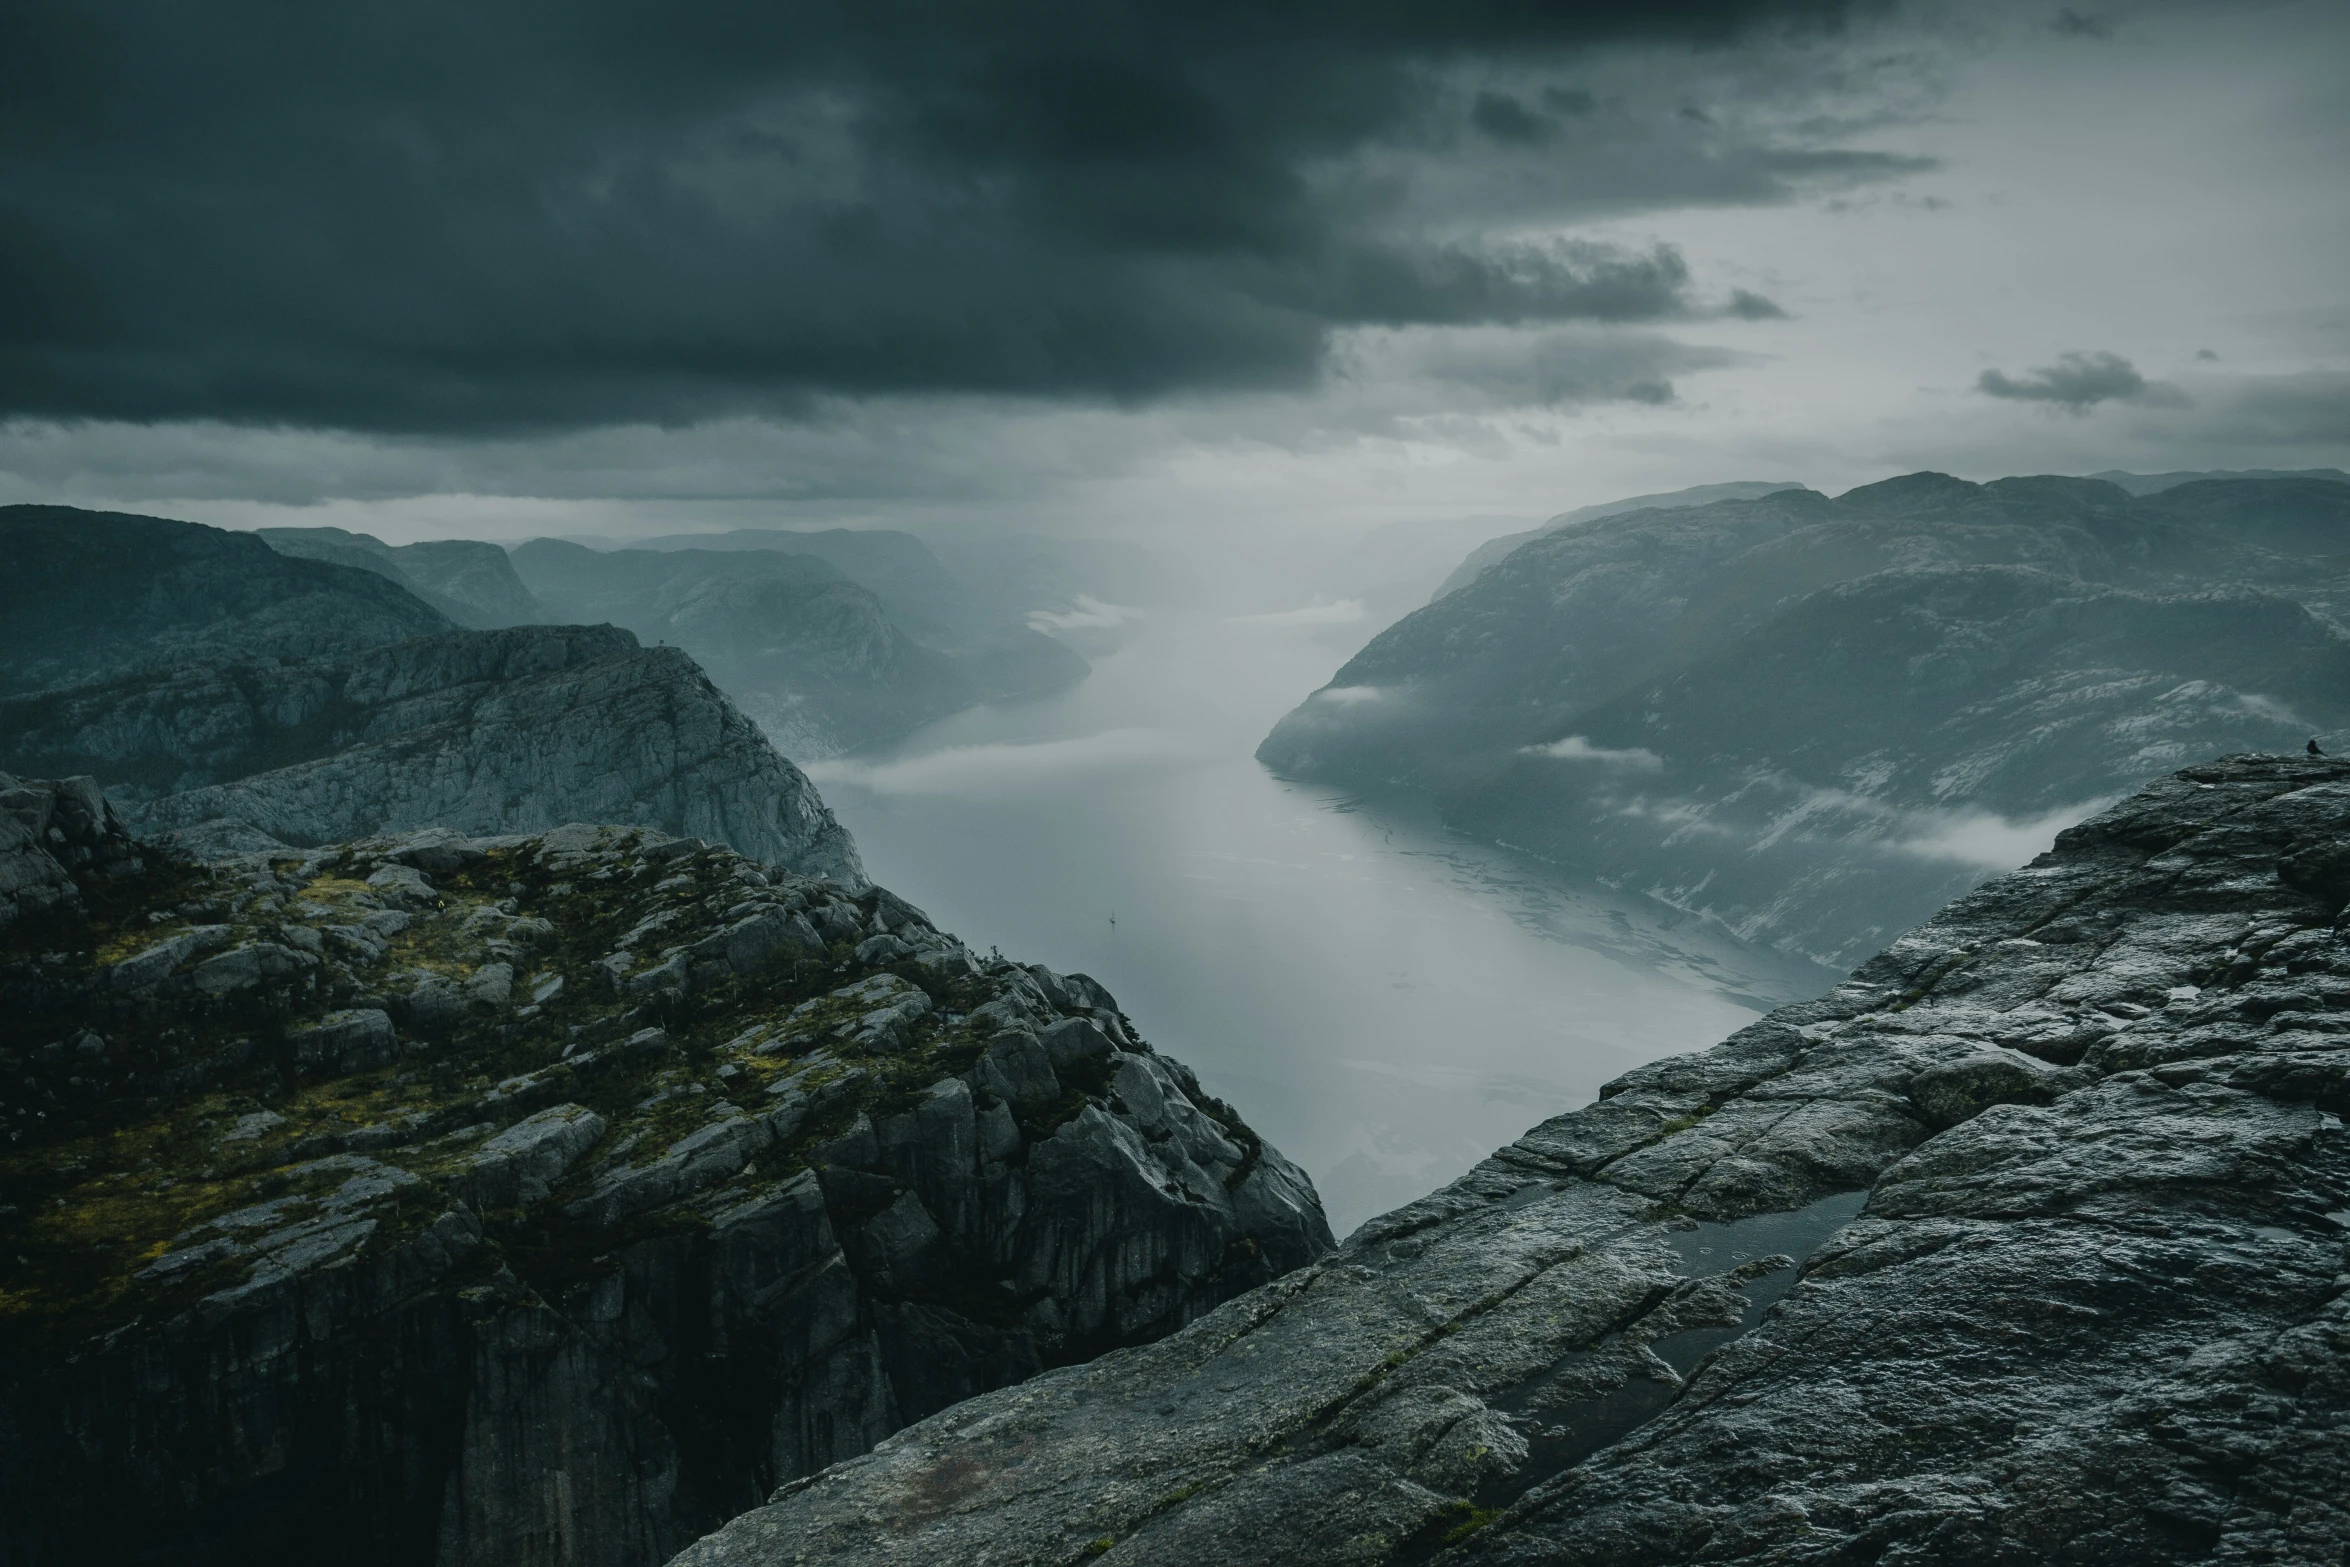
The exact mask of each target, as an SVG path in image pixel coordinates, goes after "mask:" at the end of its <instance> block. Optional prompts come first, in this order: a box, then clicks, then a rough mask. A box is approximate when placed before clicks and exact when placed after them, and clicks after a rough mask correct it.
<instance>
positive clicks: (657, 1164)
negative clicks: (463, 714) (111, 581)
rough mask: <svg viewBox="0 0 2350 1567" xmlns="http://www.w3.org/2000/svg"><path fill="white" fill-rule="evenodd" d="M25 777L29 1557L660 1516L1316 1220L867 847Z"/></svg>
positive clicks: (378, 1557) (649, 1559)
mask: <svg viewBox="0 0 2350 1567" xmlns="http://www.w3.org/2000/svg"><path fill="white" fill-rule="evenodd" d="M11 784H12V786H11V787H9V788H7V789H5V790H0V827H6V826H8V825H9V824H15V825H18V826H25V825H26V824H27V823H28V822H30V823H32V826H31V827H27V828H26V831H27V833H29V834H30V837H31V838H32V839H33V840H35V842H36V844H39V843H45V844H48V845H49V848H50V850H54V851H56V852H49V851H47V850H44V851H41V852H47V853H49V859H50V862H51V863H52V864H54V865H56V866H58V867H61V868H63V869H64V870H65V872H66V882H67V884H68V885H70V887H71V889H72V893H71V897H70V899H68V898H66V897H65V896H64V895H62V894H57V893H56V892H55V887H56V885H57V884H56V883H55V882H54V880H53V879H45V878H44V877H42V876H34V877H31V878H25V877H16V876H14V875H13V867H14V866H15V864H16V861H17V860H18V859H23V858H25V857H26V855H25V849H24V845H23V844H20V843H16V842H15V840H10V844H14V847H13V848H12V847H10V846H9V844H0V875H9V876H11V877H12V880H11V886H12V887H13V888H15V889H16V890H15V891H14V893H13V894H12V895H13V896H14V897H15V898H16V899H17V900H18V902H19V903H20V904H22V903H23V902H24V900H25V898H26V897H27V895H28V893H27V890H26V889H30V895H31V896H32V897H33V898H34V899H35V900H37V901H38V907H37V908H32V909H31V910H30V914H29V917H20V918H18V919H16V920H15V921H14V922H13V923H11V924H9V925H7V926H6V928H5V929H0V1014H5V1015H6V1016H7V1017H8V1019H9V1020H10V1027H9V1029H8V1031H7V1034H6V1038H5V1043H4V1044H0V1068H4V1070H0V1128H4V1129H5V1143H4V1145H0V1193H5V1203H4V1204H0V1559H5V1560H7V1561H9V1562H11V1563H24V1564H36V1563H37V1564H44V1567H45V1564H49V1563H67V1562H75V1563H78V1562H95V1561H132V1560H172V1561H189V1562H229V1561H235V1562H239V1563H248V1564H261V1563H278V1562H284V1563H293V1562H315V1561H318V1560H321V1559H322V1558H326V1559H332V1560H335V1561H338V1562H351V1563H366V1564H375V1563H381V1564H415V1567H422V1564H428V1563H430V1564H440V1567H459V1564H468V1563H484V1564H486V1563H496V1564H500V1567H526V1564H538V1563H546V1564H558V1563H560V1564H569V1567H638V1564H650V1563H655V1562H659V1561H661V1560H663V1559H664V1558H666V1557H667V1556H668V1555H670V1554H671V1553H673V1552H674V1551H676V1550H677V1549H679V1548H680V1547H682V1546H683V1545H685V1544H687V1543H688V1542H690V1541H691V1540H692V1539H693V1538H694V1537H695V1536H696V1535H698V1534H700V1533H702V1532H704V1531H706V1530H707V1529H709V1528H711V1527H713V1526H714V1525H716V1524H718V1523H719V1522H721V1521H722V1520H724V1519H725V1518H726V1517H728V1516H730V1515H732V1514H733V1513H736V1512H739V1511H741V1510H743V1509H745V1508H747V1507H750V1506H752V1505H755V1504H756V1503H757V1502H758V1501H759V1500H760V1499H761V1498H762V1497H763V1496H765V1495H766V1494H767V1493H768V1492H769V1491H771V1490H772V1489H773V1488H774V1487H775V1486H777V1485H779V1484H783V1483H787V1482H789V1481H791V1480H793V1479H795V1478H796V1477H799V1476H803V1475H806V1474H810V1473H813V1472H815V1471H817V1470H819V1469H821V1468H823V1467H824V1466H825V1465H826V1464H829V1463H832V1462H834V1461H836V1460H839V1459H842V1458H846V1457H850V1456H853V1455H855V1454H857V1453H860V1452H863V1451H865V1450H866V1449H868V1448H870V1447H871V1446H872V1445H873V1444H874V1443H875V1442H876V1441H879V1440H881V1439H882V1438H884V1437H886V1436H887V1435H888V1434H889V1433H890V1432H891V1431H893V1430H896V1429H897V1428H899V1427H900V1426H903V1425H904V1424H906V1423H907V1422H908V1421H912V1420H918V1419H921V1418H924V1417H926V1416H928V1415H931V1414H933V1413H935V1412H937V1411H938V1410H941V1409H944V1408H946V1407H948V1406H950V1405H952V1404H954V1403H955V1402H957V1401H958V1400H960V1399H963V1398H965V1397H967V1396H969V1395H971V1394H974V1393H979V1392H983V1391H986V1390H988V1389H990V1388H995V1387H1000V1386H1002V1385H1004V1384H1006V1383H1008V1382H1012V1381H1017V1380H1019V1379H1020V1378H1023V1377H1026V1376H1030V1375H1033V1374H1035V1373H1037V1372H1038V1371H1040V1370H1042V1369H1045V1368H1048V1367H1052V1366H1057V1365H1063V1364H1067V1363H1070V1362H1073V1361H1077V1360H1081V1359H1084V1358H1087V1357H1089V1356H1091V1355H1094V1354H1097V1353H1100V1352H1102V1351H1104V1350H1108V1349H1112V1348H1116V1347H1119V1346H1130V1345H1134V1344H1138V1343H1142V1342H1146V1341H1148V1340H1150V1339H1153V1338H1156V1337H1159V1336H1162V1335H1164V1334H1166V1333H1168V1332H1170V1331H1173V1330H1175V1329H1178V1328H1180V1327H1181V1326H1182V1325H1184V1324H1185V1323H1188V1322H1191V1321H1194V1320H1197V1319H1199V1318H1200V1317H1202V1316H1203V1315H1205V1314H1207V1313H1208V1312H1210V1311H1211V1310H1212V1309H1213V1308H1215V1307H1216V1306H1217V1305H1218V1304H1219V1303H1220V1302H1222V1301H1224V1300H1227V1299H1229V1298H1231V1297H1232V1296H1234V1295H1236V1294H1239V1293H1242V1292H1244V1291H1246V1290H1248V1289H1250V1288H1252V1287H1254V1286H1256V1285H1258V1284H1261V1283H1264V1282H1267V1281H1269V1280H1271V1279H1273V1278H1275V1277H1277V1276H1279V1275H1281V1274H1284V1273H1287V1272H1289V1271H1291V1270H1292V1269H1295V1268H1297V1267H1299V1266H1301V1265H1303V1264H1306V1263H1309V1262H1311V1261H1312V1260H1313V1259H1315V1258H1316V1257H1318V1256H1320V1255H1322V1254H1323V1253H1325V1252H1326V1251H1328V1250H1329V1248H1330V1245H1331V1239H1330V1235H1329V1231H1328V1228H1327V1225H1326V1224H1325V1223H1324V1221H1323V1218H1322V1215H1321V1210H1320V1206H1319V1203H1318V1201H1317V1199H1316V1198H1315V1196H1314V1193H1313V1189H1312V1186H1311V1184H1310V1182H1308V1181H1307V1179H1306V1178H1305V1176H1304V1175H1303V1174H1302V1172H1300V1171H1298V1170H1297V1169H1296V1168H1295V1167H1294V1166H1292V1165H1291V1164H1290V1163H1289V1162H1288V1161H1287V1160H1285V1159H1284V1158H1282V1156H1281V1155H1280V1154H1279V1153H1278V1152H1277V1151H1275V1150H1274V1149H1272V1148H1270V1147H1267V1146H1266V1145H1265V1144H1264V1143H1263V1142H1262V1140H1261V1139H1260V1138H1258V1137H1257V1136H1256V1134H1255V1133H1254V1132H1252V1131H1251V1130H1250V1129H1249V1128H1248V1126H1247V1125H1246V1124H1245V1122H1243V1121H1242V1120H1241V1119H1240V1117H1239V1116H1238V1115H1237V1114H1236V1113H1235V1112H1234V1111H1232V1110H1231V1109H1230V1108H1229V1107H1227V1106H1225V1105H1223V1104H1222V1103H1220V1102H1219V1101H1217V1100H1216V1099H1214V1098H1213V1097H1211V1096H1209V1095H1208V1094H1206V1093H1205V1092H1203V1091H1202V1090H1201V1088H1200V1087H1199V1085H1198V1083H1197V1081H1196V1079H1194V1078H1193V1076H1192V1075H1191V1073H1190V1072H1189V1071H1188V1070H1187V1069H1185V1068H1184V1067H1183V1066H1182V1065H1181V1064H1180V1063H1178V1062H1175V1061H1172V1060H1169V1059H1167V1058H1166V1057H1163V1056H1160V1055H1158V1054H1156V1053H1155V1052H1153V1051H1152V1050H1151V1049H1150V1047H1149V1046H1148V1045H1147V1044H1145V1043H1144V1042H1143V1041H1142V1040H1141V1038H1140V1036H1139V1035H1138V1034H1137V1032H1136V1030H1135V1027H1134V1024H1133V1022H1132V1020H1131V1019H1129V1018H1127V1017H1126V1016H1125V1015H1124V1014H1123V1013H1122V1012H1121V1011H1120V1010H1119V1008H1118V1006H1117V1004H1116V1002H1115V1001H1114V1000H1113V999H1112V998H1111V997H1110V996H1109V995H1108V994H1107V993H1106V992H1105V991H1103V990H1102V988H1101V987H1100V986H1099V985H1097V984H1095V983H1093V982H1092V981H1090V980H1088V979H1086V978H1085V977H1083V976H1081V975H1061V974H1055V973H1053V972H1052V971H1050V970H1047V969H1043V968H1034V967H1023V966H1021V965H1019V964H1016V963H1012V962H1009V961H1006V960H1003V959H1001V958H997V957H992V956H991V957H982V956H980V955H977V954H974V953H972V952H971V951H969V950H968V949H967V948H965V947H964V946H963V945H962V944H961V943H959V942H957V941H956V940H954V939H953V938H952V937H950V936H948V935H946V934H944V933H942V932H940V931H938V930H936V929H935V928H934V927H933V926H932V925H931V923H930V922H929V921H928V920H927V919H926V918H925V917H924V916H923V915H922V914H921V913H920V911H918V910H916V909H914V908H912V907H911V906H909V905H908V904H906V903H905V902H903V901H902V900H900V899H898V898H895V897H893V896H892V895H891V894H889V893H887V892H886V891H883V890H880V889H878V888H870V887H864V888H850V887H845V886H843V885H842V884H841V883H840V882H838V881H833V880H817V879H810V878H806V877H801V876H794V875H790V874H786V873H783V872H780V871H776V870H774V869H772V868H770V867H767V866H762V865H761V864H759V863H756V862H755V861H754V860H752V859H750V858H747V857H745V856H743V855H741V854H738V853H736V852H734V851H732V850H729V849H726V848H722V847H718V846H715V845H712V844H709V843H707V842H704V841H702V840H700V839H697V838H683V837H671V836H668V835H666V834H664V833H661V832H659V831H655V830H652V829H649V828H645V827H640V826H628V825H620V826H606V827H586V826H569V827H564V828H561V829H558V830H556V831H552V832H547V833H542V834H533V835H508V836H502V837H465V836H461V835H459V834H455V833H452V832H448V831H445V830H436V831H429V832H421V833H413V834H405V835H389V836H377V837H371V838H367V839H364V840H361V841H359V842H355V843H349V844H342V845H335V846H326V847H317V848H306V849H301V850H288V849H284V848H280V849H277V850H275V851H272V852H264V853H256V854H251V855H246V856H243V857H238V858H232V859H227V860H220V861H212V862H201V861H193V860H190V859H188V858H186V857H185V856H175V855H173V854H170V853H168V852H162V851H154V850H144V851H142V850H140V848H139V846H138V845H135V844H132V843H131V842H130V840H129V839H127V838H126V837H125V836H124V835H123V834H122V833H121V831H120V828H119V823H113V824H112V825H108V823H109V821H110V818H108V817H107V816H106V814H105V807H104V802H103V800H102V799H97V803H96V805H95V806H94V807H93V806H92V805H91V803H90V802H91V800H92V799H94V798H96V796H95V793H94V791H93V790H92V789H91V788H90V787H89V786H88V784H87V781H86V780H83V781H79V782H73V783H68V784H62V785H51V784H41V783H32V784H24V783H16V782H14V781H11ZM44 810H45V811H46V812H47V813H48V815H49V817H50V818H51V819H52V820H54V821H56V822H60V823H65V824H66V825H67V827H68V828H69V829H70V830H67V831H64V832H62V833H61V835H60V836H59V837H58V838H54V839H53V838H50V837H49V836H48V833H47V830H46V828H41V830H39V831H33V830H32V827H37V826H39V823H38V822H37V821H35V820H34V818H36V817H37V816H38V815H39V813H40V812H41V811H44ZM76 812H79V813H80V815H81V816H91V817H92V819H93V821H94V822H95V823H96V825H95V826H92V825H91V824H90V823H84V822H80V821H79V818H78V817H77V816H76V815H75V813H76ZM93 812H94V813H95V815H94V816H93ZM20 836H21V835H20ZM84 851H88V852H84ZM12 856H13V857H12Z"/></svg>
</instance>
